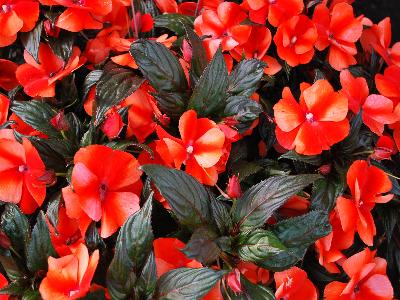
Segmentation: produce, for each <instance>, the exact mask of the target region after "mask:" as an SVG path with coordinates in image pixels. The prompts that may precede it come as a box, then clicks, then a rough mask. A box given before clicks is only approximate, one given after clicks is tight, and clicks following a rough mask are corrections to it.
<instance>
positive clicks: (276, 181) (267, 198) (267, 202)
mask: <svg viewBox="0 0 400 300" xmlns="http://www.w3.org/2000/svg"><path fill="white" fill-rule="evenodd" d="M318 178H320V175H315V174H302V175H298V176H275V177H271V178H268V179H267V180H264V181H262V182H260V183H258V184H256V185H254V186H252V187H251V188H250V189H248V190H247V191H246V192H245V193H244V194H243V196H242V197H241V198H240V199H239V200H237V202H236V207H235V209H234V211H233V220H234V222H235V223H236V227H237V228H240V230H241V231H244V230H249V229H252V228H257V227H261V226H263V225H264V224H265V222H266V221H267V220H268V219H269V218H270V217H271V216H272V214H273V212H274V211H275V210H276V209H278V208H279V207H280V206H282V205H283V204H284V203H285V202H286V201H287V200H288V199H289V198H290V197H292V196H293V195H295V194H297V193H298V192H300V191H301V190H303V189H304V188H305V187H306V186H308V185H309V184H310V183H312V182H313V181H315V180H316V179H318Z"/></svg>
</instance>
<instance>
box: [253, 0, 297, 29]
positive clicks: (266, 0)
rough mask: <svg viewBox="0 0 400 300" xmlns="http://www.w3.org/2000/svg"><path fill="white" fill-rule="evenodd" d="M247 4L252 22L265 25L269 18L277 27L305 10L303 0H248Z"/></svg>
mask: <svg viewBox="0 0 400 300" xmlns="http://www.w3.org/2000/svg"><path fill="white" fill-rule="evenodd" d="M246 4H247V6H249V8H250V12H249V15H250V20H252V21H253V22H256V23H259V24H263V25H264V24H265V20H266V19H267V18H268V22H269V23H271V25H272V26H275V27H277V26H279V25H280V24H281V23H282V22H284V21H286V20H287V19H290V18H291V17H293V16H297V15H299V14H301V12H302V11H303V9H304V3H303V0H247V3H246V2H245V5H246Z"/></svg>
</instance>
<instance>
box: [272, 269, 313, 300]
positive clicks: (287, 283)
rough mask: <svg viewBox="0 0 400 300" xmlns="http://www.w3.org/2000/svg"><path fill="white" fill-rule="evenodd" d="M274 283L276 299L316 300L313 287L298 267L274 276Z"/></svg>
mask: <svg viewBox="0 0 400 300" xmlns="http://www.w3.org/2000/svg"><path fill="white" fill-rule="evenodd" d="M274 279H275V283H276V292H275V297H276V299H285V300H299V299H307V300H317V299H318V294H317V290H316V288H315V286H314V285H313V284H312V282H311V281H310V280H309V279H308V278H307V273H306V272H304V271H303V270H302V269H300V268H298V267H291V268H290V269H289V270H285V271H283V272H277V273H275V274H274Z"/></svg>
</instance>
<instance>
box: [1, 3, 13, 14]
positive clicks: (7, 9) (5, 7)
mask: <svg viewBox="0 0 400 300" xmlns="http://www.w3.org/2000/svg"><path fill="white" fill-rule="evenodd" d="M10 11H11V6H10V5H8V4H3V5H2V6H1V12H3V13H8V12H10Z"/></svg>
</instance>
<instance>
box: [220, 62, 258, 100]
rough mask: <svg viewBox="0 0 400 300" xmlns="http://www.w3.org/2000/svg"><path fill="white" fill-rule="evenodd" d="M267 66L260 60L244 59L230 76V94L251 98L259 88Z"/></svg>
mask: <svg viewBox="0 0 400 300" xmlns="http://www.w3.org/2000/svg"><path fill="white" fill-rule="evenodd" d="M265 67H266V64H265V63H264V62H262V61H261V60H258V59H244V60H242V61H241V62H240V63H238V64H237V65H236V67H235V68H234V69H233V71H232V73H231V74H230V75H229V85H228V92H229V93H230V94H232V95H241V96H247V97H250V96H251V95H252V94H253V93H254V92H255V91H256V90H257V88H258V85H259V83H260V80H261V78H262V76H263V74H264V68H265Z"/></svg>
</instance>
